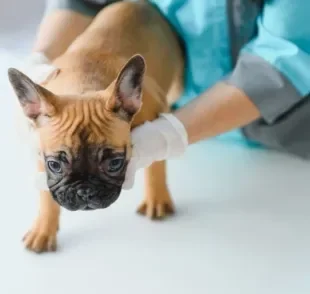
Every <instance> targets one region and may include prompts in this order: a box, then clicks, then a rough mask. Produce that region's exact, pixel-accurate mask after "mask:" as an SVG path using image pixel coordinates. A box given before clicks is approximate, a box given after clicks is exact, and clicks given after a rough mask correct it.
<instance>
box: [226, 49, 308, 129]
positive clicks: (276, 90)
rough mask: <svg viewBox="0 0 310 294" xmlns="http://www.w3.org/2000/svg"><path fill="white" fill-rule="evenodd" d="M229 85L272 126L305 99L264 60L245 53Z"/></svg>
mask: <svg viewBox="0 0 310 294" xmlns="http://www.w3.org/2000/svg"><path fill="white" fill-rule="evenodd" d="M227 82H228V83H230V84H232V85H234V86H236V87H237V88H239V89H241V90H242V91H243V92H244V93H245V94H246V95H247V96H248V97H249V98H250V99H251V101H252V102H253V103H254V104H255V105H256V106H257V108H258V109H259V111H260V113H261V116H262V118H264V120H265V121H266V122H267V123H269V124H272V123H273V122H275V121H276V120H277V119H278V118H279V117H280V116H282V115H283V114H285V113H286V112H287V111H289V110H290V109H291V108H292V107H293V106H295V105H296V104H297V103H299V102H300V101H301V100H302V99H303V97H302V96H301V95H300V94H299V93H298V92H297V90H296V88H295V87H294V86H293V85H292V84H291V83H290V82H289V81H288V79H287V78H286V77H284V76H283V74H282V73H280V72H279V71H277V70H276V69H275V68H274V67H272V66H271V65H270V64H269V63H268V62H267V61H265V60H264V59H262V58H261V57H258V56H254V55H251V54H242V55H241V56H240V57H239V59H238V62H237V65H236V67H235V69H234V71H233V72H232V74H231V75H230V76H229V77H228V79H227Z"/></svg>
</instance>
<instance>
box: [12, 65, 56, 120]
mask: <svg viewBox="0 0 310 294" xmlns="http://www.w3.org/2000/svg"><path fill="white" fill-rule="evenodd" d="M8 76H9V80H10V83H11V85H12V86H13V89H14V91H15V93H16V95H17V98H18V100H19V102H20V105H21V107H22V109H23V111H24V113H25V115H26V116H27V117H28V118H30V119H32V120H36V119H37V118H38V117H39V116H42V115H44V116H51V115H53V114H54V113H55V111H56V108H55V107H56V97H55V96H54V95H53V94H52V93H51V92H50V91H48V90H47V89H45V88H43V87H41V86H40V85H38V84H36V83H34V82H33V81H32V80H31V79H30V78H28V77H27V76H26V75H24V74H23V73H21V72H20V71H18V70H17V69H14V68H10V69H9V70H8Z"/></svg>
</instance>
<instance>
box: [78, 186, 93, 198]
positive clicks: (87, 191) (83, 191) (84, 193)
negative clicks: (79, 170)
mask: <svg viewBox="0 0 310 294" xmlns="http://www.w3.org/2000/svg"><path fill="white" fill-rule="evenodd" d="M76 194H77V195H78V196H79V197H81V198H83V199H90V198H91V197H92V196H93V195H94V190H93V189H92V188H90V187H81V188H79V189H78V190H77V192H76Z"/></svg>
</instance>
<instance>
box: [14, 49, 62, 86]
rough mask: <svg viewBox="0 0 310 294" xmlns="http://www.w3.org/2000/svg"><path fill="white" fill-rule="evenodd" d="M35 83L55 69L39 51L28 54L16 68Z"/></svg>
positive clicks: (41, 80) (42, 79) (45, 77)
mask: <svg viewBox="0 0 310 294" xmlns="http://www.w3.org/2000/svg"><path fill="white" fill-rule="evenodd" d="M18 69H19V70H20V71H21V72H22V73H24V74H25V75H27V76H28V77H29V78H30V79H32V80H33V81H34V82H35V83H37V84H40V83H42V82H43V81H44V80H46V79H47V77H48V76H49V75H50V74H51V73H52V72H53V71H54V70H55V69H56V67H55V66H53V65H52V64H51V61H50V60H49V59H48V58H47V57H46V56H45V55H44V54H43V53H40V52H34V53H32V54H31V55H29V56H28V57H27V58H26V59H25V60H24V61H23V63H22V64H21V66H19V68H18Z"/></svg>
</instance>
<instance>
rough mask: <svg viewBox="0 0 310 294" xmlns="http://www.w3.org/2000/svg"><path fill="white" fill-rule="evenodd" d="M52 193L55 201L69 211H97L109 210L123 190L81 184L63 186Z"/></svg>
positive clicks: (114, 187)
mask: <svg viewBox="0 0 310 294" xmlns="http://www.w3.org/2000/svg"><path fill="white" fill-rule="evenodd" d="M51 192H52V195H53V198H54V200H55V201H56V202H57V203H58V204H59V205H60V206H62V207H64V208H66V209H68V210H71V211H76V210H95V209H103V208H107V207H109V206H110V205H111V204H112V203H113V202H115V201H116V200H117V198H118V197H119V194H120V192H121V188H119V187H116V186H113V187H108V186H104V187H103V186H100V187H97V186H93V185H88V184H81V185H67V186H63V187H60V188H59V189H57V190H56V191H51Z"/></svg>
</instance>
